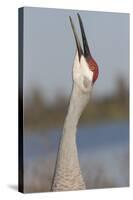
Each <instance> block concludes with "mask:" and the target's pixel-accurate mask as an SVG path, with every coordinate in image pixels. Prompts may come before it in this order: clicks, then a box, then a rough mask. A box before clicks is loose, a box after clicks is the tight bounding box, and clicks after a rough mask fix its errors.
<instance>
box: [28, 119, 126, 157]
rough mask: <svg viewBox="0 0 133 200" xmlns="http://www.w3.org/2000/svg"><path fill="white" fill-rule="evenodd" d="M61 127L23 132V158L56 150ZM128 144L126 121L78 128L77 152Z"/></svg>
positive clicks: (43, 154)
mask: <svg viewBox="0 0 133 200" xmlns="http://www.w3.org/2000/svg"><path fill="white" fill-rule="evenodd" d="M61 131H62V130H61V129H49V130H47V131H46V130H40V131H37V132H36V131H32V134H31V133H28V132H25V133H24V159H25V160H33V159H36V158H38V157H44V158H45V157H47V156H48V155H49V153H52V152H57V149H58V145H59V138H60V135H61ZM128 144H129V124H128V121H121V122H110V123H101V124H97V125H95V126H93V125H90V126H89V125H86V126H81V127H79V128H78V132H77V145H78V150H79V153H81V152H90V151H93V150H100V149H107V148H113V147H114V146H127V147H128Z"/></svg>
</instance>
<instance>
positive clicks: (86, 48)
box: [69, 14, 91, 59]
mask: <svg viewBox="0 0 133 200" xmlns="http://www.w3.org/2000/svg"><path fill="white" fill-rule="evenodd" d="M77 15H78V20H79V25H80V30H81V35H82V42H83V49H84V50H82V47H81V44H80V41H79V38H78V36H77V33H76V29H75V27H74V24H73V21H72V18H71V17H69V19H70V23H71V26H72V30H73V33H74V37H75V41H76V46H77V50H78V55H79V59H80V58H81V55H84V57H85V58H86V59H90V58H91V53H90V49H89V45H88V42H87V39H86V35H85V31H84V26H83V22H82V19H81V17H80V15H79V14H77Z"/></svg>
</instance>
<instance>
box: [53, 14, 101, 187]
mask: <svg viewBox="0 0 133 200" xmlns="http://www.w3.org/2000/svg"><path fill="white" fill-rule="evenodd" d="M77 15H78V20H79V24H80V29H81V34H82V41H83V49H84V51H83V49H82V47H81V45H80V41H79V39H78V36H77V33H76V30H75V27H74V24H73V21H72V18H71V17H69V19H70V23H71V27H72V30H73V33H74V38H75V41H76V46H77V53H76V56H75V59H74V65H73V87H72V93H71V98H70V103H69V109H68V112H67V116H66V119H65V122H64V128H63V133H62V136H61V140H60V145H59V150H58V155H57V161H56V167H55V173H54V178H53V182H52V191H69V190H82V189H86V186H85V182H84V180H83V177H82V173H81V170H80V164H79V159H78V152H77V145H76V130H77V124H78V120H79V118H80V116H81V113H82V112H83V110H84V108H85V106H86V105H87V103H88V100H89V98H90V96H91V91H92V88H93V85H94V83H95V81H96V79H97V78H98V65H97V64H96V62H95V60H94V59H93V58H92V56H91V53H90V49H89V46H88V43H87V39H86V35H85V32H84V27H83V23H82V19H81V17H80V15H79V14H77Z"/></svg>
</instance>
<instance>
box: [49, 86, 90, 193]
mask: <svg viewBox="0 0 133 200" xmlns="http://www.w3.org/2000/svg"><path fill="white" fill-rule="evenodd" d="M89 96H90V94H85V93H83V92H82V91H81V90H80V89H79V88H78V86H77V85H76V84H74V85H73V90H72V95H71V99H70V104H69V109H68V113H67V116H66V119H65V123H64V128H63V134H62V136H61V141H60V146H59V152H58V156H57V163H56V170H55V176H54V180H53V185H52V190H53V191H68V190H80V189H85V183H84V181H83V177H82V174H81V170H80V165H79V159H78V152H77V145H76V130H77V124H78V121H79V118H80V116H81V113H82V111H83V109H84V108H85V106H86V104H87V103H88V99H89Z"/></svg>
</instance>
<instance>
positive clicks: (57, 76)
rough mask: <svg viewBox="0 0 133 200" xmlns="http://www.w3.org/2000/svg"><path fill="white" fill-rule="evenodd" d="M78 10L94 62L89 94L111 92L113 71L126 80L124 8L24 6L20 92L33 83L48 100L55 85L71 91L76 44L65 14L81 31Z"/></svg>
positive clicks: (52, 97) (52, 94)
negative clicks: (93, 80)
mask: <svg viewBox="0 0 133 200" xmlns="http://www.w3.org/2000/svg"><path fill="white" fill-rule="evenodd" d="M77 12H79V14H80V15H81V17H82V20H83V24H84V28H85V32H86V36H87V40H88V43H89V46H90V50H91V53H92V56H93V57H94V59H95V60H96V62H97V63H98V65H99V71H100V75H99V78H98V80H97V81H96V84H95V86H94V89H93V95H95V96H107V95H110V94H111V93H112V92H113V91H114V89H115V81H116V79H117V77H118V76H122V77H124V78H125V80H127V82H128V79H129V77H128V73H129V15H128V14H121V13H107V12H92V11H91V12H90V11H76V10H59V9H45V8H30V7H26V8H25V9H24V95H26V96H27V95H28V94H29V93H30V91H31V89H32V88H34V87H41V91H42V92H43V94H45V96H46V97H47V99H48V100H49V101H51V100H54V97H55V96H56V94H57V93H59V91H62V92H63V93H65V94H66V95H69V94H70V92H71V88H72V65H73V59H74V55H75V50H76V45H75V40H74V37H73V33H72V30H71V26H70V22H69V15H71V16H72V18H73V21H74V24H75V26H76V29H77V30H78V35H79V37H80V36H81V35H80V30H79V24H78V19H77V15H76V13H77Z"/></svg>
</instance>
